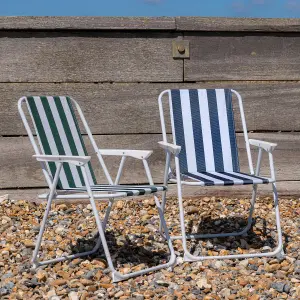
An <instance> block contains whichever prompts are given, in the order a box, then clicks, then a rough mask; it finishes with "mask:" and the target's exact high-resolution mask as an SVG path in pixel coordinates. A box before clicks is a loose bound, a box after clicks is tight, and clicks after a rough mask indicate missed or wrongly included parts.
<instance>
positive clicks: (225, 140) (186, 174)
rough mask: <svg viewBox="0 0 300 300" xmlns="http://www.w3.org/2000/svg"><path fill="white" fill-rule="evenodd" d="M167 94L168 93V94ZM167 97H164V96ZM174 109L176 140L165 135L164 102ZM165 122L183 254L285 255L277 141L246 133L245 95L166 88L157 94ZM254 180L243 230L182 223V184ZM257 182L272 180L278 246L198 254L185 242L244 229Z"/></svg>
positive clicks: (167, 177)
mask: <svg viewBox="0 0 300 300" xmlns="http://www.w3.org/2000/svg"><path fill="white" fill-rule="evenodd" d="M232 95H235V96H236V97H237V100H238V104H239V109H240V114H241V120H242V125H243V133H244V138H245V144H246V151H247V156H248V163H249V171H250V173H249V174H246V173H242V172H241V171H240V166H239V157H238V148H237V140H236V134H235V126H234V125H235V124H234V115H233V108H232ZM164 96H167V97H164ZM163 98H164V99H165V100H163ZM166 98H167V99H168V102H167V104H168V107H169V109H170V111H169V114H170V118H171V127H172V138H173V141H172V142H170V143H169V142H168V140H167V132H166V126H165V114H166V112H165V111H164V108H165V105H163V101H167V99H166ZM158 102H159V110H160V118H161V125H162V134H163V141H162V142H159V145H160V146H161V147H162V148H163V149H164V150H165V152H166V168H165V175H164V185H167V184H168V182H174V183H176V184H177V189H178V200H179V210H180V225H181V236H172V237H171V238H172V239H179V238H180V239H182V242H183V248H184V259H185V260H186V261H195V260H204V259H227V258H247V257H257V256H260V257H261V256H278V257H280V256H282V255H284V253H283V245H282V234H281V226H280V215H279V208H278V196H277V190H276V184H275V182H276V179H275V171H274V164H273V155H272V152H273V150H274V148H275V147H276V144H273V143H268V142H264V141H258V140H253V139H248V134H247V127H246V121H245V116H244V110H243V103H242V98H241V96H240V94H239V93H237V92H236V91H234V90H230V89H190V90H187V89H182V90H175V89H174V90H166V91H164V92H162V93H161V94H160V96H159V99H158ZM250 145H253V146H256V147H258V160H257V165H256V170H255V172H254V168H253V164H252V157H251V151H250ZM263 150H264V151H266V152H267V153H268V156H269V162H270V173H271V176H270V177H268V178H267V177H263V176H260V165H261V158H262V151H263ZM171 155H174V157H175V169H176V174H173V173H172V172H171V169H170V160H171ZM245 184H250V185H252V186H253V191H252V198H251V208H250V212H249V217H248V224H247V226H246V227H245V228H244V229H243V230H242V231H239V232H232V233H223V234H186V231H185V225H184V209H183V203H182V185H190V186H232V185H245ZM258 184H271V186H272V189H273V196H274V205H275V216H276V226H277V233H278V246H277V248H276V249H275V250H273V251H272V252H268V253H253V254H252V253H251V254H242V255H226V256H195V255H193V254H191V253H190V251H189V250H188V248H187V243H186V240H187V239H196V238H214V237H228V236H238V235H243V234H245V233H246V232H247V231H248V230H249V229H250V227H251V225H252V215H253V210H254V204H255V200H256V191H257V185H258ZM165 203H166V191H165V192H164V194H163V201H162V206H163V209H165Z"/></svg>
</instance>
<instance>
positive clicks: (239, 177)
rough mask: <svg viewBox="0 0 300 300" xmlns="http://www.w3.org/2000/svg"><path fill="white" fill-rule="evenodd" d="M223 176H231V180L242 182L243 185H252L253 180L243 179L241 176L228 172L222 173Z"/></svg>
mask: <svg viewBox="0 0 300 300" xmlns="http://www.w3.org/2000/svg"><path fill="white" fill-rule="evenodd" d="M224 174H225V175H228V176H231V177H233V178H236V179H240V180H242V181H243V182H244V183H243V184H253V180H251V179H248V178H245V177H243V176H239V175H235V174H231V173H228V172H224ZM248 176H250V175H248ZM259 179H260V178H259Z"/></svg>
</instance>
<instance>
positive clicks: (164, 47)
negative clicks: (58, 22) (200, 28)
mask: <svg viewBox="0 0 300 300" xmlns="http://www.w3.org/2000/svg"><path fill="white" fill-rule="evenodd" d="M176 37H177V34H176V33H168V32H165V33H164V32H161V33H151V32H141V33H137V32H134V33H129V32H99V31H88V32H78V31H76V32H74V31H68V32H65V31H62V32H37V31H34V32H29V31H28V32H8V31H0V38H1V44H0V57H1V60H0V70H1V71H0V82H132V81H134V82H149V81H155V82H157V81H158V82H160V81H161V82H166V81H173V82H174V81H175V82H176V81H182V76H183V69H182V61H180V60H174V59H173V58H172V52H171V51H172V48H171V43H172V40H173V39H175V38H176Z"/></svg>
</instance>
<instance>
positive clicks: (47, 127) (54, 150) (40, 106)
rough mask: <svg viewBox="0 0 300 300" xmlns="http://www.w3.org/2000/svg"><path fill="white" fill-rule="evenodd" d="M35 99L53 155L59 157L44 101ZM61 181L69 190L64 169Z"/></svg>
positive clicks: (38, 98) (62, 169)
mask: <svg viewBox="0 0 300 300" xmlns="http://www.w3.org/2000/svg"><path fill="white" fill-rule="evenodd" d="M33 98H34V102H35V105H36V107H37V110H38V113H39V116H40V118H41V121H42V125H43V127H44V131H45V134H46V137H47V140H48V144H49V147H50V149H51V153H52V154H53V155H59V153H58V150H57V147H56V144H55V141H54V137H53V134H52V131H51V128H50V125H49V122H48V118H47V116H46V113H45V110H44V107H43V104H42V100H41V99H40V97H33ZM59 179H60V181H61V184H62V186H63V187H64V188H69V183H68V180H67V176H66V173H65V170H64V168H61V172H60V176H59Z"/></svg>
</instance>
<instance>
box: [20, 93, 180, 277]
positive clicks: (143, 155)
mask: <svg viewBox="0 0 300 300" xmlns="http://www.w3.org/2000/svg"><path fill="white" fill-rule="evenodd" d="M71 100H72V102H73V104H74V105H75V107H76V109H77V111H78V114H79V116H80V119H81V121H82V123H83V126H84V129H85V131H86V132H87V134H88V137H89V139H90V142H91V144H92V146H93V148H94V151H95V153H97V157H98V160H99V163H100V165H101V167H102V169H103V171H104V174H105V176H106V179H107V181H108V183H109V184H111V185H117V184H119V181H120V178H121V175H122V170H123V167H124V163H125V159H126V157H127V156H133V157H135V158H137V159H140V160H142V162H143V165H144V169H145V173H146V176H147V179H148V182H149V184H150V185H153V184H154V183H153V179H152V175H151V172H150V169H149V165H148V162H147V160H146V159H147V157H148V156H150V154H151V151H148V152H146V151H137V150H133V151H132V152H131V151H130V150H122V151H121V152H118V151H116V152H115V153H109V154H111V155H113V154H114V155H118V156H121V162H120V166H119V170H118V173H117V176H116V178H115V181H113V180H112V178H111V176H110V174H109V172H108V170H107V168H106V165H105V163H104V160H103V157H102V154H101V151H99V150H98V149H99V148H98V146H97V144H96V142H95V140H94V138H93V135H92V133H91V131H90V128H89V126H88V124H87V122H86V119H85V117H84V115H83V112H82V110H81V108H80V107H79V105H78V103H77V102H76V101H75V100H74V99H72V98H71ZM24 102H26V97H22V98H20V99H19V101H18V110H19V113H20V115H21V118H22V120H23V123H24V126H25V129H26V131H27V134H28V137H29V139H30V142H31V144H32V146H33V149H34V152H35V157H36V158H37V159H38V160H39V161H40V163H41V166H42V170H43V173H44V176H45V178H46V181H47V184H48V186H49V194H46V195H41V196H40V198H47V206H46V210H45V214H44V216H43V219H42V222H41V226H40V232H39V234H38V237H37V241H36V246H35V249H34V251H33V257H32V264H33V267H34V268H37V267H39V266H42V265H47V264H50V263H56V262H60V261H65V260H69V259H74V258H77V257H82V256H87V255H91V254H93V253H95V252H97V251H98V249H99V248H100V246H101V244H102V246H103V249H104V252H105V255H106V258H107V263H108V266H109V268H110V269H111V271H112V278H113V282H118V281H122V280H126V279H128V278H132V277H135V276H139V275H142V274H146V273H149V272H153V271H156V270H159V269H162V268H168V267H171V266H173V265H174V264H175V262H176V256H175V252H174V249H173V245H172V241H171V238H170V236H169V234H168V228H167V225H166V222H165V219H164V215H163V208H162V206H161V203H160V201H159V199H158V196H157V193H155V194H154V195H153V196H154V200H155V204H156V206H157V209H158V214H159V217H160V226H162V228H163V230H164V232H165V236H166V240H167V244H168V247H169V250H170V259H169V261H168V262H167V263H164V264H160V265H158V266H155V267H151V268H147V269H143V270H139V271H136V272H132V273H128V274H121V273H120V272H118V271H117V270H116V269H115V268H114V265H113V262H112V258H111V255H110V251H109V249H108V245H107V242H106V237H105V229H106V226H107V223H108V220H109V215H110V212H111V210H112V208H113V204H114V201H115V198H119V197H125V196H127V194H126V195H125V194H124V193H122V192H116V193H111V194H109V193H103V194H101V193H99V192H95V193H94V192H93V191H92V189H91V183H90V182H89V180H88V175H87V165H86V163H82V160H84V159H83V158H82V157H78V156H77V159H78V160H79V161H81V162H80V163H79V167H80V168H81V170H82V173H83V178H84V182H85V186H86V189H87V193H80V194H74V193H73V192H71V191H61V192H59V191H57V190H56V186H57V182H58V179H59V174H60V171H61V168H62V164H63V161H64V160H63V159H60V158H58V157H57V156H55V155H53V156H51V155H47V156H44V153H40V149H39V147H38V146H37V144H36V141H35V139H34V136H33V133H32V131H31V128H30V126H29V124H28V122H27V119H26V116H25V113H24V111H23V108H22V104H23V103H24ZM29 112H30V110H29ZM31 117H32V116H31ZM35 131H36V128H35ZM105 154H106V153H105ZM42 158H44V159H42ZM68 158H69V159H70V157H68ZM45 160H47V161H55V162H56V164H57V169H56V173H55V176H54V178H52V176H51V173H50V171H49V170H48V167H47V165H46V163H45ZM75 160H76V156H73V157H72V161H75ZM85 160H86V162H87V157H86V158H85ZM55 199H89V200H90V204H91V206H92V211H93V214H94V216H95V220H96V225H97V229H98V232H99V239H98V241H97V243H96V245H95V246H94V248H93V249H92V250H91V251H86V252H82V253H77V254H73V255H65V256H61V257H57V258H55V259H50V260H46V261H39V259H38V253H39V249H40V246H41V242H42V237H43V233H44V230H45V227H46V221H47V217H48V215H49V212H50V209H51V204H52V202H53V200H55ZM95 199H100V200H106V201H107V200H108V201H109V203H108V207H107V209H106V212H105V216H104V218H103V220H101V219H100V217H99V213H98V211H97V207H96V204H95Z"/></svg>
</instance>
